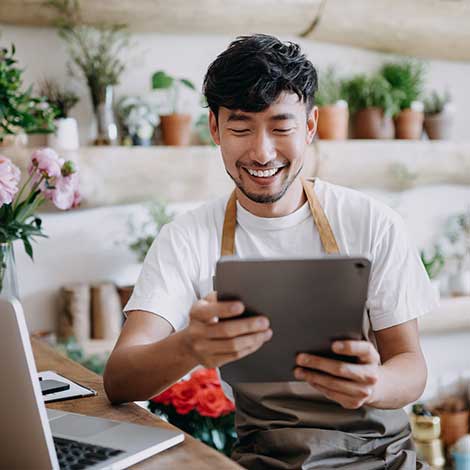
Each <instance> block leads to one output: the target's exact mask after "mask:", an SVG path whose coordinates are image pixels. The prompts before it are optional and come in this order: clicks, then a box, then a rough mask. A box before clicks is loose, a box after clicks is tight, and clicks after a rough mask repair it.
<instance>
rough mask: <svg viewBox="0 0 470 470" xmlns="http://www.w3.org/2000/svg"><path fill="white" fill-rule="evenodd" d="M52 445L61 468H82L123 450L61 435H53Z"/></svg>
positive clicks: (76, 469)
mask: <svg viewBox="0 0 470 470" xmlns="http://www.w3.org/2000/svg"><path fill="white" fill-rule="evenodd" d="M54 445H55V450H56V452H57V458H58V459H59V465H60V468H61V470H82V469H85V468H88V467H91V466H92V465H96V464H97V463H101V462H104V461H106V460H108V459H110V458H111V457H115V456H116V455H118V454H122V453H123V452H124V451H122V450H117V449H111V448H109V447H101V446H95V445H92V444H86V443H84V442H78V441H71V440H69V439H63V438H61V437H54Z"/></svg>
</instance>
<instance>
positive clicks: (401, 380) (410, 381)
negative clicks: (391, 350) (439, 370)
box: [369, 352, 427, 409]
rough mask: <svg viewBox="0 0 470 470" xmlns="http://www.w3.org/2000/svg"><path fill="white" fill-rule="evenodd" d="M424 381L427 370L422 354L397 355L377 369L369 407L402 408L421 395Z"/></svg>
mask: <svg viewBox="0 0 470 470" xmlns="http://www.w3.org/2000/svg"><path fill="white" fill-rule="evenodd" d="M426 380H427V368H426V362H425V360H424V358H423V356H422V354H420V353H414V352H413V353H412V352H409V353H401V354H398V355H396V356H394V357H392V358H391V359H389V360H388V361H386V362H385V363H384V364H383V365H382V366H380V367H379V378H378V381H377V383H376V386H375V389H374V393H373V396H372V400H371V403H369V406H372V407H374V408H381V409H398V408H402V407H403V406H405V405H408V404H409V403H411V402H413V401H415V400H417V399H418V398H419V397H420V396H421V395H422V393H423V391H424V387H425V385H426Z"/></svg>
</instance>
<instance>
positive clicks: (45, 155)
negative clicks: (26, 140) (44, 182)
mask: <svg viewBox="0 0 470 470" xmlns="http://www.w3.org/2000/svg"><path fill="white" fill-rule="evenodd" d="M63 164H64V159H63V158H60V157H59V155H57V153H56V152H55V150H52V149H51V148H48V147H46V148H42V149H38V150H36V151H35V152H33V154H32V155H31V164H30V165H29V168H28V171H29V174H33V173H34V172H36V171H37V172H38V173H39V174H40V175H42V176H45V177H46V178H53V177H60V176H61V170H62V165H63Z"/></svg>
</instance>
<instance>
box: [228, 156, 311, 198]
mask: <svg viewBox="0 0 470 470" xmlns="http://www.w3.org/2000/svg"><path fill="white" fill-rule="evenodd" d="M237 167H238V168H239V169H240V167H239V166H238V165H237ZM284 168H286V167H284ZM226 171H227V170H226ZM239 171H240V170H239ZM241 171H243V170H241ZM301 171H302V166H301V167H300V168H299V169H298V171H297V172H296V173H295V174H294V175H292V176H291V177H290V178H289V174H287V175H286V176H285V177H284V178H283V181H282V183H281V189H280V190H279V191H277V192H276V193H274V194H271V193H265V194H263V193H261V194H259V193H252V192H250V191H248V190H247V189H246V188H245V187H244V185H243V182H242V180H241V178H240V179H239V180H237V179H236V178H234V177H233V176H232V175H231V174H230V173H229V172H228V171H227V174H228V175H229V176H230V178H231V179H232V181H233V182H234V183H235V185H236V186H237V188H238V189H239V190H240V191H241V192H242V193H243V194H244V195H245V196H246V197H247V198H248V199H250V200H251V201H253V202H257V203H259V204H272V203H274V202H277V201H279V200H280V199H281V198H282V196H284V194H285V193H286V192H287V190H288V189H289V188H290V186H291V184H292V183H293V182H294V181H295V180H296V178H297V176H299V173H300V172H301Z"/></svg>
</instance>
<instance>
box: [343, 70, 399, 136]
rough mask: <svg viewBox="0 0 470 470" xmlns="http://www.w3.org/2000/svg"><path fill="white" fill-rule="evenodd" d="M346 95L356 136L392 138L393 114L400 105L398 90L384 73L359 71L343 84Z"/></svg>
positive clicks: (344, 94)
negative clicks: (397, 96)
mask: <svg viewBox="0 0 470 470" xmlns="http://www.w3.org/2000/svg"><path fill="white" fill-rule="evenodd" d="M343 96H344V97H345V99H346V100H347V102H348V105H349V110H350V112H351V114H352V116H353V136H354V138H356V139H393V136H394V128H393V120H392V115H393V114H394V113H395V112H396V110H397V109H398V105H397V99H396V93H395V92H394V91H393V90H392V88H391V86H390V84H389V83H388V82H387V81H386V80H385V78H383V77H382V76H381V75H377V74H376V75H373V76H371V77H368V76H366V75H364V74H359V75H356V76H354V77H352V78H350V79H349V80H346V81H345V82H344V84H343Z"/></svg>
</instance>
